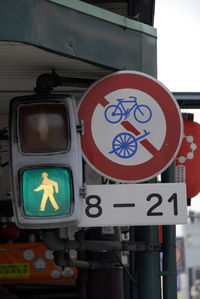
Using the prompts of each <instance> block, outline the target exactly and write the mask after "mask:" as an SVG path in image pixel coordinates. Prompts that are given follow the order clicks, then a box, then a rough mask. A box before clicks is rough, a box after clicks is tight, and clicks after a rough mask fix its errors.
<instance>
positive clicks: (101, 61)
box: [0, 0, 156, 113]
mask: <svg viewBox="0 0 200 299" xmlns="http://www.w3.org/2000/svg"><path fill="white" fill-rule="evenodd" d="M0 61H1V64H0V65H1V68H0V112H1V113H7V110H8V102H9V99H10V98H12V97H14V96H16V95H24V94H29V93H32V92H33V88H34V86H35V80H36V78H37V77H38V76H39V75H40V74H41V73H47V72H51V71H52V69H54V70H56V72H57V73H58V74H59V75H61V76H67V77H70V76H72V77H75V78H76V77H77V78H91V79H94V80H96V79H99V78H101V77H102V76H105V75H107V74H109V73H111V72H113V71H115V70H121V69H131V70H138V71H143V72H146V73H148V74H151V75H153V76H156V63H155V62H156V30H155V29H154V28H153V27H151V26H148V25H146V24H143V23H140V22H137V21H134V20H132V19H128V18H126V17H123V16H120V15H118V14H115V13H112V12H108V11H106V10H104V9H101V8H98V7H95V6H93V5H90V4H88V3H84V2H82V1H79V0H73V1H68V0H51V1H50V0H29V1H27V0H18V1H13V0H6V1H1V3H0ZM56 90H58V91H59V92H60V91H64V92H67V93H72V94H74V95H75V96H76V97H77V98H78V97H80V95H81V94H82V93H83V92H84V90H83V89H82V88H79V87H78V86H77V87H70V86H69V87H67V88H58V89H56Z"/></svg>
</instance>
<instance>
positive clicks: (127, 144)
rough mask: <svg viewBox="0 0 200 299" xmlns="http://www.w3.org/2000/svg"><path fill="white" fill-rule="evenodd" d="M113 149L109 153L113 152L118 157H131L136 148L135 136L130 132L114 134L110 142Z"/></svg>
mask: <svg viewBox="0 0 200 299" xmlns="http://www.w3.org/2000/svg"><path fill="white" fill-rule="evenodd" d="M112 148H113V150H112V151H110V152H109V153H110V154H112V153H115V154H116V155H117V156H118V157H120V158H123V159H127V158H130V157H132V156H133V155H134V154H135V153H136V151H137V148H138V143H137V140H136V138H135V137H134V136H133V135H132V134H130V133H120V134H118V135H116V136H115V138H114V139H113V142H112Z"/></svg>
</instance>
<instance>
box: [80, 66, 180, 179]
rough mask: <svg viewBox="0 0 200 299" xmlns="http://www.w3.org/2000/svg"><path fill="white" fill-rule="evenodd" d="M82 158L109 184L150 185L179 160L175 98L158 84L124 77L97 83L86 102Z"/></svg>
mask: <svg viewBox="0 0 200 299" xmlns="http://www.w3.org/2000/svg"><path fill="white" fill-rule="evenodd" d="M78 117H79V119H80V120H83V122H84V134H83V135H82V136H81V147H82V152H83V157H84V158H85V160H86V161H87V163H88V164H89V165H90V166H91V167H92V168H93V169H95V170H96V171H97V172H99V173H100V174H101V175H103V176H106V177H107V178H111V179H114V180H116V181H119V182H142V181H147V180H149V179H151V178H153V177H155V176H156V175H158V174H159V173H161V172H163V171H164V169H166V168H167V167H168V166H169V165H170V164H171V162H172V161H173V160H174V158H175V156H176V154H177V153H178V151H179V148H180V145H181V139H182V117H181V113H180V109H179V107H178V104H177V102H176V100H175V99H174V98H173V95H172V94H171V93H170V92H169V91H168V90H167V88H166V87H165V86H163V85H162V84H161V83H160V82H158V81H157V80H156V79H155V78H153V77H151V76H149V75H147V74H144V73H139V72H133V71H121V72H117V73H114V74H111V75H109V76H107V77H105V78H103V79H101V80H100V81H98V82H96V83H95V84H94V85H93V86H91V88H90V89H89V90H88V91H87V92H86V94H85V95H84V96H83V98H82V101H81V103H80V106H79V112H78Z"/></svg>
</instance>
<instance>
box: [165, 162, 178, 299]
mask: <svg viewBox="0 0 200 299" xmlns="http://www.w3.org/2000/svg"><path fill="white" fill-rule="evenodd" d="M174 181H175V162H173V163H172V164H171V166H170V167H169V168H168V169H167V170H165V171H164V172H163V173H162V182H163V183H172V182H174ZM163 274H164V275H163V298H164V299H177V277H176V275H177V272H176V226H175V225H164V226H163Z"/></svg>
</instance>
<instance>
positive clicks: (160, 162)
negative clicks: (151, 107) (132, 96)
mask: <svg viewBox="0 0 200 299" xmlns="http://www.w3.org/2000/svg"><path fill="white" fill-rule="evenodd" d="M116 87H117V89H124V88H132V89H138V90H141V91H143V92H145V93H147V94H148V95H150V96H151V97H152V98H153V99H154V100H155V101H156V102H157V103H158V105H159V106H160V108H161V109H162V111H163V113H164V115H165V119H166V137H165V140H164V142H163V145H162V147H161V149H160V150H159V155H157V156H156V157H153V158H152V159H150V160H149V161H147V162H144V163H143V164H139V165H131V166H127V165H120V164H117V163H115V162H113V161H111V160H109V159H107V158H106V157H105V156H104V155H103V154H102V153H101V152H100V150H99V149H98V148H97V146H96V144H95V142H94V140H93V136H92V131H91V122H92V116H93V113H94V110H95V108H96V106H97V105H98V104H101V103H103V101H104V96H105V95H107V94H109V93H111V92H112V91H114V90H116ZM161 99H162V100H161ZM166 103H167V104H166ZM78 117H79V119H80V120H84V135H83V136H81V146H82V151H83V156H84V158H85V159H86V161H87V162H89V164H90V165H91V167H93V168H95V170H96V171H97V172H99V173H100V174H101V175H103V176H106V177H108V178H111V179H114V180H116V181H121V182H127V181H128V182H142V181H145V180H149V179H151V178H153V177H155V176H156V175H158V174H159V173H161V172H162V171H164V170H165V169H166V168H167V167H168V166H169V165H170V164H171V162H172V161H173V158H174V157H175V155H176V154H177V153H178V150H179V148H180V145H181V136H182V119H181V114H180V111H179V109H178V104H177V103H176V100H175V99H174V98H173V97H172V95H171V94H170V92H169V91H168V90H167V88H166V87H165V86H163V85H162V84H161V83H160V82H158V81H157V80H156V79H155V78H153V77H151V76H149V75H146V74H144V73H139V72H133V71H120V72H116V73H114V74H111V75H109V76H107V77H104V78H103V79H101V80H99V81H97V82H96V83H95V84H94V85H92V86H91V87H90V89H89V90H88V91H87V92H86V93H85V94H84V96H83V98H82V101H81V103H80V106H79V110H78ZM174 128H176V130H174ZM174 132H176V135H175V134H174ZM169 141H170V142H169Z"/></svg>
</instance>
